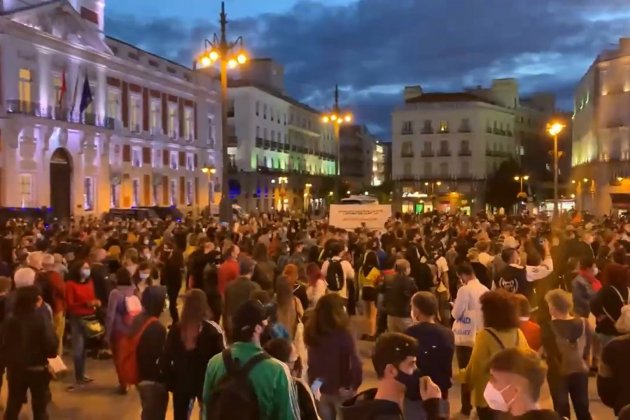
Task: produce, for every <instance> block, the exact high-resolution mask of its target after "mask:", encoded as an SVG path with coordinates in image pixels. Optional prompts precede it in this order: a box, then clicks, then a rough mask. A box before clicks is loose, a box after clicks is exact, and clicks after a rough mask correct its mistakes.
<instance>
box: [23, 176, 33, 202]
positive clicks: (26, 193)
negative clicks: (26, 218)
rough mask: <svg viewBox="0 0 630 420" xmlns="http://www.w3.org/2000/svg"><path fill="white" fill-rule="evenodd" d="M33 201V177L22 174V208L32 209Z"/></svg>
mask: <svg viewBox="0 0 630 420" xmlns="http://www.w3.org/2000/svg"><path fill="white" fill-rule="evenodd" d="M32 200H33V176H32V175H31V174H20V201H21V204H22V207H30V206H31V204H32V203H31V202H32Z"/></svg>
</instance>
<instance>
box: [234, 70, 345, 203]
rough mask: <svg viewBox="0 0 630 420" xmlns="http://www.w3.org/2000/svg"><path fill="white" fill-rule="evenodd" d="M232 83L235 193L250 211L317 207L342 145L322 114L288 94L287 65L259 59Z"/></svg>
mask: <svg viewBox="0 0 630 420" xmlns="http://www.w3.org/2000/svg"><path fill="white" fill-rule="evenodd" d="M241 76H242V77H241V79H240V80H233V81H230V84H229V89H228V94H229V98H230V104H229V108H228V130H230V131H229V133H230V140H229V141H230V142H229V143H228V146H230V147H229V148H228V154H229V156H230V164H231V168H232V175H231V176H230V182H229V184H230V195H231V196H233V198H234V199H235V200H236V202H237V203H238V204H239V205H241V206H242V207H244V208H245V209H246V210H247V211H256V210H258V211H269V210H271V209H291V210H297V209H309V208H310V209H312V210H313V209H316V208H318V207H320V206H323V205H324V201H325V199H326V198H327V197H329V194H330V192H331V191H332V189H333V185H334V182H333V180H332V178H333V176H334V174H335V162H336V160H335V159H336V153H337V151H336V150H337V149H336V148H337V144H336V140H335V138H334V134H333V131H334V130H333V128H332V126H331V125H327V124H324V123H323V122H322V114H321V113H320V112H319V111H317V110H315V109H313V108H311V107H309V106H307V105H305V104H303V103H300V102H299V101H297V100H295V99H293V98H291V97H289V96H287V95H286V94H285V93H284V86H283V83H284V72H283V69H282V66H281V65H279V64H277V63H275V62H274V61H272V60H270V59H255V60H252V61H250V62H249V63H248V64H247V66H246V71H245V72H243V73H242V74H241Z"/></svg>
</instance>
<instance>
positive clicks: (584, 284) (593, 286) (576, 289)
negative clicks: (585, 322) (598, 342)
mask: <svg viewBox="0 0 630 420" xmlns="http://www.w3.org/2000/svg"><path fill="white" fill-rule="evenodd" d="M598 273H599V270H598V268H597V265H595V260H594V259H593V257H590V256H586V257H582V258H581V259H580V269H579V271H578V273H577V275H576V276H575V278H574V279H573V281H572V282H571V289H572V291H573V309H574V311H575V314H576V315H579V316H581V317H582V318H588V317H589V315H590V313H591V309H590V306H589V305H590V302H591V300H592V299H593V297H594V296H595V295H596V294H597V292H598V291H599V290H600V289H601V288H602V284H601V282H600V281H599V279H597V277H596V276H597V274H598Z"/></svg>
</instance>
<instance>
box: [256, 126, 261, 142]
mask: <svg viewBox="0 0 630 420" xmlns="http://www.w3.org/2000/svg"><path fill="white" fill-rule="evenodd" d="M256 138H257V139H259V138H260V127H259V126H256Z"/></svg>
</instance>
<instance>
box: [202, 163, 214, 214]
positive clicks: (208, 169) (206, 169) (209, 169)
mask: <svg viewBox="0 0 630 420" xmlns="http://www.w3.org/2000/svg"><path fill="white" fill-rule="evenodd" d="M201 172H203V173H204V174H206V175H208V177H209V178H210V194H209V195H208V207H210V206H212V203H214V174H216V173H217V169H216V168H215V167H214V166H212V165H206V166H204V167H203V168H201ZM210 210H211V209H210Z"/></svg>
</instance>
